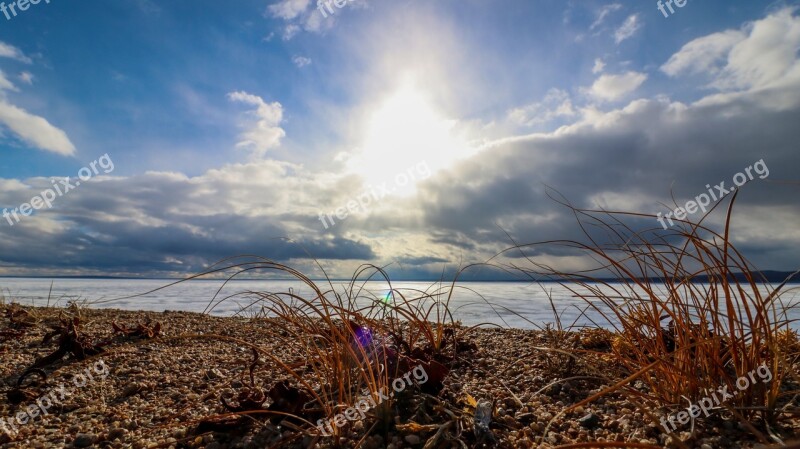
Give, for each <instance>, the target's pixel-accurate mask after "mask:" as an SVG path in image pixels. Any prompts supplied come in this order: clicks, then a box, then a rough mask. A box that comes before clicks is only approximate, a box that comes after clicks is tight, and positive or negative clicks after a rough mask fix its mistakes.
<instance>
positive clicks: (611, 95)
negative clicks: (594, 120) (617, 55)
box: [588, 71, 647, 101]
mask: <svg viewBox="0 0 800 449" xmlns="http://www.w3.org/2000/svg"><path fill="white" fill-rule="evenodd" d="M646 80H647V75H645V74H644V73H640V72H634V71H630V72H625V73H622V74H620V75H601V76H600V78H597V80H596V81H595V82H594V84H592V87H591V88H589V91H588V93H589V95H591V96H592V97H594V98H596V99H598V100H606V101H615V100H619V99H621V98H622V97H624V96H625V95H628V94H630V93H631V92H633V91H635V90H636V89H638V88H639V86H641V85H642V83H644V82H645V81H646Z"/></svg>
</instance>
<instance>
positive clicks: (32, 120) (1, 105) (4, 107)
mask: <svg viewBox="0 0 800 449" xmlns="http://www.w3.org/2000/svg"><path fill="white" fill-rule="evenodd" d="M0 123H2V124H3V125H5V126H7V127H8V129H10V130H11V131H12V132H13V133H14V134H16V135H17V136H19V137H20V138H21V139H22V140H24V141H25V142H26V143H28V144H30V145H33V146H35V147H36V148H39V149H42V150H45V151H50V152H53V153H57V154H60V155H63V156H72V155H74V154H75V146H74V145H73V144H72V142H70V140H69V137H67V134H66V133H65V132H64V131H62V130H60V129H58V128H56V127H55V126H53V125H51V124H50V122H48V121H47V120H46V119H44V118H42V117H39V116H36V115H33V114H31V113H29V112H27V111H25V110H23V109H20V108H18V107H16V106H14V105H12V104H9V103H8V102H7V101H5V100H0Z"/></svg>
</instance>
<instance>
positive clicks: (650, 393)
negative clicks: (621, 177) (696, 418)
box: [513, 197, 800, 441]
mask: <svg viewBox="0 0 800 449" xmlns="http://www.w3.org/2000/svg"><path fill="white" fill-rule="evenodd" d="M734 200H735V197H734V199H732V200H731V207H729V209H728V212H727V214H726V221H725V226H724V230H723V231H722V232H721V233H717V232H714V231H713V230H712V229H709V228H708V227H705V226H703V225H702V220H701V221H700V222H699V223H691V222H688V221H686V222H683V223H682V224H681V226H680V227H678V228H677V229H675V230H673V231H662V230H661V229H660V228H659V229H657V230H647V231H644V232H638V231H635V230H634V226H633V225H629V224H627V223H626V221H628V222H629V221H630V220H634V221H635V220H642V219H648V220H654V217H652V216H649V215H644V214H635V213H625V212H608V211H596V210H582V209H576V208H572V210H573V211H574V213H575V216H576V218H577V221H578V223H579V225H580V226H581V229H582V231H583V233H584V235H585V236H586V238H587V242H578V241H568V240H563V241H551V242H541V243H536V244H533V245H519V246H516V247H515V248H514V249H515V250H522V249H524V248H526V247H529V246H539V245H558V246H562V247H567V248H570V249H572V250H575V252H577V253H583V254H586V255H589V256H590V257H591V258H593V259H594V260H596V261H598V266H597V267H596V269H593V270H587V271H582V272H577V273H565V272H561V271H558V270H554V269H552V268H550V267H548V266H545V265H542V264H539V263H537V262H535V261H534V260H532V259H528V261H529V262H530V264H531V265H530V266H525V267H519V266H514V267H513V268H517V269H520V270H523V271H524V272H526V273H527V274H528V275H530V276H531V277H532V278H535V279H542V278H543V277H545V278H549V279H554V280H557V281H558V282H560V284H561V285H562V286H563V287H564V288H566V289H568V290H569V291H571V292H572V293H573V294H574V296H575V297H577V298H580V299H582V300H583V301H585V303H586V304H587V305H588V306H590V307H591V308H593V309H594V310H596V311H597V312H598V313H599V314H601V315H602V316H603V317H604V318H605V319H606V320H607V322H608V323H610V324H611V325H613V327H614V328H615V331H616V335H615V337H614V338H613V343H612V352H613V354H614V356H615V359H616V360H618V361H619V363H620V364H622V366H623V367H624V368H625V372H626V373H627V375H629V376H630V377H629V378H627V379H626V381H625V382H621V383H619V384H616V385H615V386H614V387H612V388H610V389H608V390H607V391H605V392H604V394H608V393H610V392H612V391H622V392H624V393H626V394H629V395H631V396H633V397H636V398H637V399H638V400H641V401H642V403H643V405H644V407H643V408H644V409H645V411H647V410H648V409H651V408H652V407H656V408H661V409H662V410H663V411H664V412H675V411H677V410H678V409H685V408H686V407H687V406H688V405H690V404H692V403H697V402H698V401H699V400H700V399H702V398H704V397H706V396H710V395H711V394H712V392H715V391H717V390H718V389H719V388H720V387H723V386H726V387H727V389H728V391H729V392H737V394H736V395H735V397H733V398H728V400H727V401H726V402H723V403H722V404H720V405H719V407H716V409H715V410H714V413H715V414H724V415H725V416H731V417H733V418H734V419H736V420H738V421H739V422H740V423H742V424H743V425H744V426H745V427H747V428H749V429H750V430H751V431H752V432H753V433H754V434H755V435H757V436H758V437H760V438H761V439H762V440H765V441H766V440H767V436H766V435H765V434H767V435H770V436H771V437H772V440H780V436H779V435H777V434H776V432H774V428H775V426H777V425H779V423H780V421H781V420H784V419H794V418H793V417H794V416H796V414H797V411H798V408H797V406H796V405H794V404H792V402H793V400H794V399H793V398H794V397H795V395H796V394H797V393H798V391H796V387H797V385H799V384H798V379H797V372H796V371H795V370H796V366H797V365H796V363H797V362H798V360H800V350H799V349H798V346H799V345H798V339H797V334H796V333H795V332H793V331H792V330H791V329H790V327H789V326H790V324H791V323H790V321H789V320H788V318H787V317H786V310H787V308H788V307H792V306H790V305H786V304H784V303H783V302H782V300H781V296H782V295H783V294H784V293H785V292H786V291H787V290H786V285H787V284H786V282H784V283H782V284H780V285H778V286H777V287H774V288H772V287H769V284H767V283H763V284H762V281H763V280H762V279H759V278H758V277H757V275H756V272H757V271H756V269H755V268H754V267H752V266H751V264H750V263H749V262H748V261H747V259H746V258H745V257H744V256H743V255H742V254H741V253H740V252H739V251H737V250H736V248H735V247H734V245H733V244H732V239H731V236H730V231H731V216H732V204H733V202H734ZM638 225H639V226H638V228H640V227H641V222H639V223H638ZM787 281H788V279H787ZM765 286H766V287H765ZM765 289H766V293H765V292H764V290H765ZM587 292H588V293H587ZM759 367H766V369H769V371H770V373H771V374H772V379H771V380H770V381H769V382H765V381H762V379H761V378H759V377H755V381H753V382H748V383H749V384H750V385H749V386H748V387H747V388H744V389H740V388H737V379H739V378H740V377H742V376H744V377H748V374H749V373H755V372H756V370H758V369H759ZM761 369H762V372H763V371H764V369H765V368H761ZM765 377H767V376H765ZM634 380H639V381H642V382H644V385H645V387H646V388H644V389H641V388H639V389H637V388H633V381H634ZM742 384H743V383H742ZM589 399H590V400H591V399H594V397H593V398H589ZM584 402H586V401H584ZM577 405H579V404H576V406H577ZM651 416H652V417H653V418H654V420H655V421H656V422H657V421H658V420H657V419H655V418H656V416H654V415H651Z"/></svg>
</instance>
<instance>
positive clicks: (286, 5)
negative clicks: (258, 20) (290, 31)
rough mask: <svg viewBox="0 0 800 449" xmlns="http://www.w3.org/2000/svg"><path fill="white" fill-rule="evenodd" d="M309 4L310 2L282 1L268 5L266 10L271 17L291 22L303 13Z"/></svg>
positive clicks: (300, 0)
mask: <svg viewBox="0 0 800 449" xmlns="http://www.w3.org/2000/svg"><path fill="white" fill-rule="evenodd" d="M310 3H311V0H283V1H281V2H278V3H275V4H272V5H269V6H268V7H267V10H268V11H269V13H270V15H272V16H273V17H278V18H281V19H283V20H292V19H295V18H297V17H298V16H300V15H301V14H302V13H304V12H305V11H306V10H307V9H308V5H309V4H310Z"/></svg>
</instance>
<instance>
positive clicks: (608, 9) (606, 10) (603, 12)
mask: <svg viewBox="0 0 800 449" xmlns="http://www.w3.org/2000/svg"><path fill="white" fill-rule="evenodd" d="M621 8H622V5H621V4H619V3H611V4H608V5H605V6H603V7H602V8H600V12H598V13H597V18H596V19H595V21H594V22H593V23H592V25H591V26H589V31H592V30H594V29H595V28H597V27H599V26H600V25H602V24H603V21H604V20H605V19H606V16H608V15H609V14H611V13H612V12H614V11H617V10H619V9H621Z"/></svg>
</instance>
